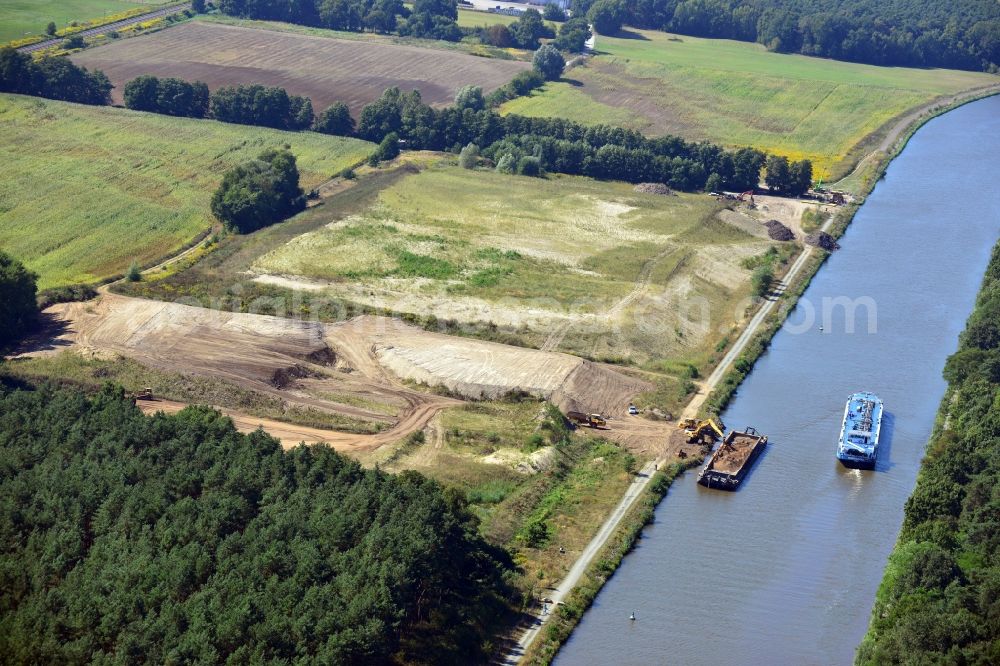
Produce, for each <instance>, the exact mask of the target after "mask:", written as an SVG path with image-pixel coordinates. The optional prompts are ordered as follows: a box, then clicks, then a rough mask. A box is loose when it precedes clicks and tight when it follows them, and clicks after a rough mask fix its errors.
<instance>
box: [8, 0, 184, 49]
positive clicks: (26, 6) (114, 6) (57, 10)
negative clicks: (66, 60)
mask: <svg viewBox="0 0 1000 666" xmlns="http://www.w3.org/2000/svg"><path fill="white" fill-rule="evenodd" d="M168 1H169V0H0V44H3V43H5V42H11V41H14V40H16V39H24V38H25V37H30V36H31V35H42V34H44V33H45V26H47V25H48V24H49V21H55V22H56V26H57V27H58V28H59V29H62V28H65V27H66V26H68V25H69V24H70V22H71V21H76V22H77V23H83V22H84V21H92V20H94V19H99V18H101V17H102V16H107V15H109V14H117V13H119V12H126V11H129V10H130V9H135V8H136V7H141V6H143V5H148V6H150V7H156V6H157V5H163V4H166V3H167V2H168Z"/></svg>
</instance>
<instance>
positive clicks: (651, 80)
mask: <svg viewBox="0 0 1000 666" xmlns="http://www.w3.org/2000/svg"><path fill="white" fill-rule="evenodd" d="M628 34H630V35H632V36H633V37H634V38H623V37H619V38H612V37H604V36H600V37H598V40H597V48H598V52H599V55H597V56H596V57H594V58H592V59H590V60H589V61H588V62H587V63H586V64H585V65H583V66H581V67H577V68H574V69H571V70H569V71H567V73H566V74H565V77H564V80H563V81H560V82H556V83H550V84H548V85H546V86H545V88H544V89H543V90H542V91H541V92H539V93H537V94H535V95H533V96H531V97H526V98H520V99H516V100H513V101H511V102H509V103H508V104H506V105H505V106H504V109H503V110H504V112H505V113H519V114H524V115H529V116H555V115H560V116H563V117H567V118H570V119H572V120H577V121H579V122H582V123H591V124H592V123H611V124H618V123H622V124H625V125H626V126H629V127H633V128H636V129H640V130H643V131H644V132H647V133H649V134H654V135H656V134H679V135H681V136H685V137H688V138H691V139H707V140H711V141H717V142H721V143H724V144H726V145H730V146H743V145H752V146H755V147H758V148H762V149H765V150H768V151H772V152H776V153H780V154H784V155H787V156H789V157H791V158H795V159H799V158H802V157H807V158H810V159H812V160H813V162H814V163H815V164H816V166H817V167H818V169H817V171H818V175H820V176H829V175H831V173H832V174H834V175H837V174H840V173H841V172H842V171H843V170H844V168H845V167H846V165H847V164H848V163H850V162H853V161H854V160H856V158H857V157H859V155H856V154H855V153H856V152H857V150H859V144H861V142H862V141H863V140H864V139H865V138H866V137H867V136H868V135H870V134H871V133H873V132H875V131H876V130H878V129H879V128H880V127H882V125H884V124H885V123H886V122H888V121H890V120H892V119H893V118H895V117H897V116H899V115H901V114H902V113H903V112H904V111H906V110H907V109H910V108H913V107H915V106H918V105H920V104H923V103H926V102H928V101H930V100H932V99H934V98H936V97H938V96H942V95H948V94H952V93H956V92H959V91H962V90H967V89H970V88H976V87H980V86H986V85H990V84H997V83H1000V77H997V76H994V75H990V74H983V73H976V72H960V71H952V70H933V69H907V68H896V67H875V66H871V65H860V64H855V63H847V62H839V61H835V60H826V59H821V58H808V57H805V56H799V55H785V54H778V53H770V52H768V51H766V50H765V49H764V48H763V47H762V46H760V45H758V44H748V43H744V42H735V41H729V40H711V39H699V38H696V37H677V36H674V35H669V34H666V33H662V32H654V31H639V32H634V33H628ZM869 150H870V148H869Z"/></svg>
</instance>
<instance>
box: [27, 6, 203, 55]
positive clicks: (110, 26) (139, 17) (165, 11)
mask: <svg viewBox="0 0 1000 666" xmlns="http://www.w3.org/2000/svg"><path fill="white" fill-rule="evenodd" d="M190 8H191V3H189V2H184V3H181V4H179V5H170V6H169V7H163V8H161V9H157V10H154V11H151V12H144V13H142V14H136V15H135V16H131V17H129V18H126V19H121V20H120V21H112V22H111V23H101V24H98V25H94V26H93V27H89V28H86V29H85V30H78V31H76V32H73V33H72V34H68V35H64V36H61V37H53V38H52V39H45V40H42V41H40V42H32V43H31V44H25V45H24V46H19V47H17V50H18V51H20V52H21V53H33V52H35V51H43V50H45V49H47V48H50V47H52V46H58V45H60V44H62V43H63V42H64V41H66V39H67V38H69V37H91V36H93V35H100V34H103V33H105V32H107V31H108V30H116V29H118V28H126V27H128V26H130V25H134V24H136V23H142V22H144V21H148V20H150V19H154V18H162V17H164V16H170V15H171V14H179V13H181V12H182V11H184V10H185V9H190ZM95 20H100V19H95Z"/></svg>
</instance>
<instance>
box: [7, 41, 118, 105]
mask: <svg viewBox="0 0 1000 666" xmlns="http://www.w3.org/2000/svg"><path fill="white" fill-rule="evenodd" d="M112 87H113V86H112V85H111V81H109V80H108V77H107V76H105V74H104V72H101V71H90V70H88V69H87V68H86V67H78V66H77V65H74V64H73V62H72V61H71V60H70V59H69V58H41V59H39V60H35V59H34V58H32V57H31V56H30V55H28V54H25V53H19V52H18V51H16V50H14V49H13V48H11V47H5V48H3V49H0V92H10V93H19V94H22V95H36V96H38V97H45V98H48V99H57V100H62V101H64V102H76V103H78V104H97V105H102V104H110V103H111V88H112Z"/></svg>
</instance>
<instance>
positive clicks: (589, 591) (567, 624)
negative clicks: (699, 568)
mask: <svg viewBox="0 0 1000 666" xmlns="http://www.w3.org/2000/svg"><path fill="white" fill-rule="evenodd" d="M998 93H1000V87H998V86H991V87H988V88H983V89H979V90H975V91H970V92H968V93H964V94H961V95H956V96H953V97H951V98H949V99H947V100H939V101H938V102H935V103H934V104H932V105H929V106H927V107H925V108H923V109H919V110H918V111H916V112H914V113H912V114H910V115H908V116H907V117H906V118H904V119H901V120H900V121H899V122H900V123H904V124H902V125H897V126H895V127H893V128H890V130H889V135H890V136H894V137H896V138H895V140H894V143H892V144H891V145H890V144H889V142H888V139H885V140H883V145H881V146H880V147H879V149H877V150H876V151H874V152H873V153H872V154H870V155H868V156H867V157H866V158H865V160H863V161H870V162H871V161H874V168H872V169H869V170H868V174H869V175H868V178H867V179H865V182H864V183H863V186H862V187H861V189H860V190H858V189H855V191H856V192H858V193H860V194H861V195H862V197H861V199H860V201H862V202H863V200H864V196H866V195H867V194H869V193H870V192H871V190H872V189H873V188H874V187H875V185H876V183H877V181H878V180H881V179H882V178H883V177H884V174H885V170H886V169H887V168H888V166H889V164H890V163H891V161H892V160H893V159H895V157H897V156H898V155H899V154H900V152H901V151H902V150H903V149H904V148H905V147H906V145H907V143H908V141H909V140H910V138H911V137H912V136H913V134H914V133H915V132H916V131H917V130H919V129H920V128H921V127H923V126H924V124H926V123H927V122H929V121H931V120H933V119H934V118H937V117H938V116H941V115H943V114H945V113H948V112H949V111H953V110H955V109H957V108H959V107H961V106H964V105H966V104H969V103H972V102H975V101H979V100H982V99H985V98H989V97H992V96H995V95H997V94H998ZM887 147H888V148H887ZM860 166H861V165H860V164H859V169H860ZM858 208H859V206H858V205H857V204H851V205H848V206H847V207H845V208H843V209H841V211H840V212H839V213H838V214H837V215H836V216H835V217H834V218H833V219H831V220H829V221H828V223H827V224H826V225H824V227H823V229H824V230H825V231H829V232H830V233H832V234H833V236H834V237H837V238H839V237H840V236H841V235H842V234H843V233H844V231H845V230H846V229H847V227H848V226H849V225H850V223H851V221H852V220H853V219H854V216H855V215H856V213H857V211H858ZM828 256H829V254H828V253H825V252H818V251H817V252H812V253H810V252H809V248H807V253H806V255H804V256H801V257H800V258H799V261H801V262H802V263H803V264H804V265H802V266H799V265H798V262H796V266H794V267H793V268H795V269H796V270H790V271H788V273H787V274H786V276H785V278H784V279H783V280H782V285H783V286H782V293H780V294H778V297H779V299H781V301H782V302H781V306H779V307H767V306H768V305H777V303H775V304H768V303H765V304H764V306H762V308H761V310H762V311H761V312H758V313H757V315H756V316H755V318H754V319H755V321H754V322H753V324H754V326H751V327H748V330H746V331H744V335H745V336H746V338H747V339H746V340H745V341H743V344H742V346H741V348H740V349H738V350H737V349H733V350H730V353H727V355H726V356H725V357H724V359H723V360H722V362H720V363H719V365H718V367H717V369H716V371H715V372H713V374H712V378H713V379H714V380H715V381H714V382H709V383H708V387H707V389H706V390H705V391H704V392H701V391H699V393H698V394H697V395H696V396H695V398H694V399H693V400H692V403H691V404H690V405H689V406H688V407H687V408H686V410H685V415H686V416H691V415H693V414H695V413H698V414H699V415H706V414H713V415H714V414H718V413H720V412H721V411H722V410H723V409H724V407H725V406H726V405H727V404H728V403H729V400H730V399H731V397H732V395H733V394H734V393H735V391H736V389H737V388H738V387H739V386H740V384H741V383H742V382H743V380H744V379H745V377H746V376H747V374H749V372H750V370H751V369H752V367H753V364H754V363H755V362H756V360H757V359H758V358H759V357H760V356H761V355H762V354H763V353H764V352H766V350H767V348H768V346H769V344H770V342H771V340H772V338H773V337H774V335H776V334H777V332H778V330H779V329H780V328H781V327H782V325H783V324H784V323H785V319H786V317H787V316H788V314H789V313H790V312H791V311H792V308H793V307H794V306H795V305H796V304H797V301H798V298H799V297H800V296H801V294H802V293H803V292H804V291H805V290H806V288H807V287H808V286H809V284H810V281H811V280H812V278H813V276H814V275H815V274H816V272H817V271H818V270H819V268H820V267H821V266H822V265H823V263H824V262H825V261H826V259H827V257H828ZM795 272H799V273H801V274H802V277H801V279H797V278H796V277H795V275H793V273H795ZM758 318H759V319H760V321H756V319H758ZM732 352H736V353H735V354H734V353H732ZM737 359H739V360H741V361H742V362H740V363H734V362H733V361H735V360H737ZM716 375H718V377H717V376H716ZM655 462H656V463H657V464H654V463H652V462H651V463H650V464H649V465H647V468H649V469H644V470H643V472H642V473H640V475H639V477H640V478H639V479H637V481H638V482H639V483H641V484H642V486H643V489H642V490H643V491H644V492H643V493H641V494H639V493H634V497H633V498H632V501H631V503H629V504H628V506H626V507H624V508H623V507H622V506H619V508H618V509H616V511H615V514H617V516H616V515H614V514H613V515H612V516H611V517H610V518H609V519H608V523H607V524H605V526H603V527H602V530H601V532H602V533H603V532H608V533H609V534H610V535H611V536H609V537H607V538H605V539H603V540H600V535H598V536H597V537H595V542H597V541H598V540H600V543H595V542H592V543H591V544H590V546H588V548H587V551H585V553H584V555H582V556H581V558H580V560H581V561H578V562H577V563H576V564H575V565H574V569H579V570H580V571H581V572H582V573H581V575H579V576H577V577H576V578H574V579H573V580H572V581H570V580H569V578H570V577H567V580H565V581H562V583H561V584H560V586H559V588H557V589H558V590H559V592H560V597H561V598H570V599H572V602H573V603H572V604H567V606H565V607H564V606H562V605H560V606H559V607H556V609H555V610H556V612H555V613H553V614H552V615H549V616H542V617H537V618H534V621H533V622H532V623H531V624H530V625H528V628H527V630H522V632H521V633H520V634H519V635H518V637H517V638H515V639H514V640H513V641H512V645H513V647H512V648H511V649H509V650H505V651H504V654H505V657H504V663H518V662H520V661H523V662H524V663H529V664H534V663H549V661H551V660H552V658H553V656H554V655H555V654H556V653H557V651H558V650H559V649H560V647H561V646H562V644H563V642H564V641H565V640H566V639H567V638H568V636H569V635H570V633H571V632H572V631H573V629H574V628H575V627H576V625H577V624H578V622H579V620H580V618H581V616H582V612H583V611H585V610H586V609H588V608H589V607H590V605H591V603H592V602H593V599H594V598H595V597H596V594H597V592H599V591H600V589H601V588H602V587H603V585H604V584H605V582H606V581H607V580H608V578H609V577H610V576H611V575H612V574H613V573H614V570H615V569H616V568H617V563H618V562H620V561H621V556H618V555H616V553H617V551H618V550H620V549H621V548H622V547H624V548H625V549H626V550H628V549H630V548H631V547H632V545H633V544H634V543H635V540H636V539H637V538H638V536H639V533H640V526H641V525H644V524H646V523H647V522H648V521H649V520H650V519H651V517H646V518H642V519H641V523H640V522H639V521H640V518H638V517H637V516H638V515H639V514H641V515H644V516H645V515H648V514H649V513H650V512H647V511H644V510H642V509H640V508H638V507H637V506H636V504H638V503H639V500H641V502H642V504H643V505H648V504H652V505H653V506H655V505H656V504H657V503H658V502H659V501H660V499H662V497H663V494H665V490H666V489H664V493H663V494H658V493H656V492H651V491H649V486H650V483H649V481H651V480H652V478H651V471H650V470H652V469H656V467H657V466H658V465H663V464H664V463H665V462H669V461H655ZM687 467H690V465H687ZM643 477H646V478H643ZM628 500H629V498H628V496H626V498H623V505H624V504H625V503H626V502H627V501H628ZM622 523H624V524H622ZM588 552H589V553H591V554H590V555H588ZM598 555H599V556H600V558H598ZM609 557H611V558H612V559H614V560H615V562H616V565H615V566H614V567H612V568H611V569H608V568H607V566H606V562H607V561H608V559H609ZM584 560H585V561H584ZM543 627H544V628H545V629H546V631H545V632H543V631H542V629H543ZM536 639H538V640H536Z"/></svg>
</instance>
